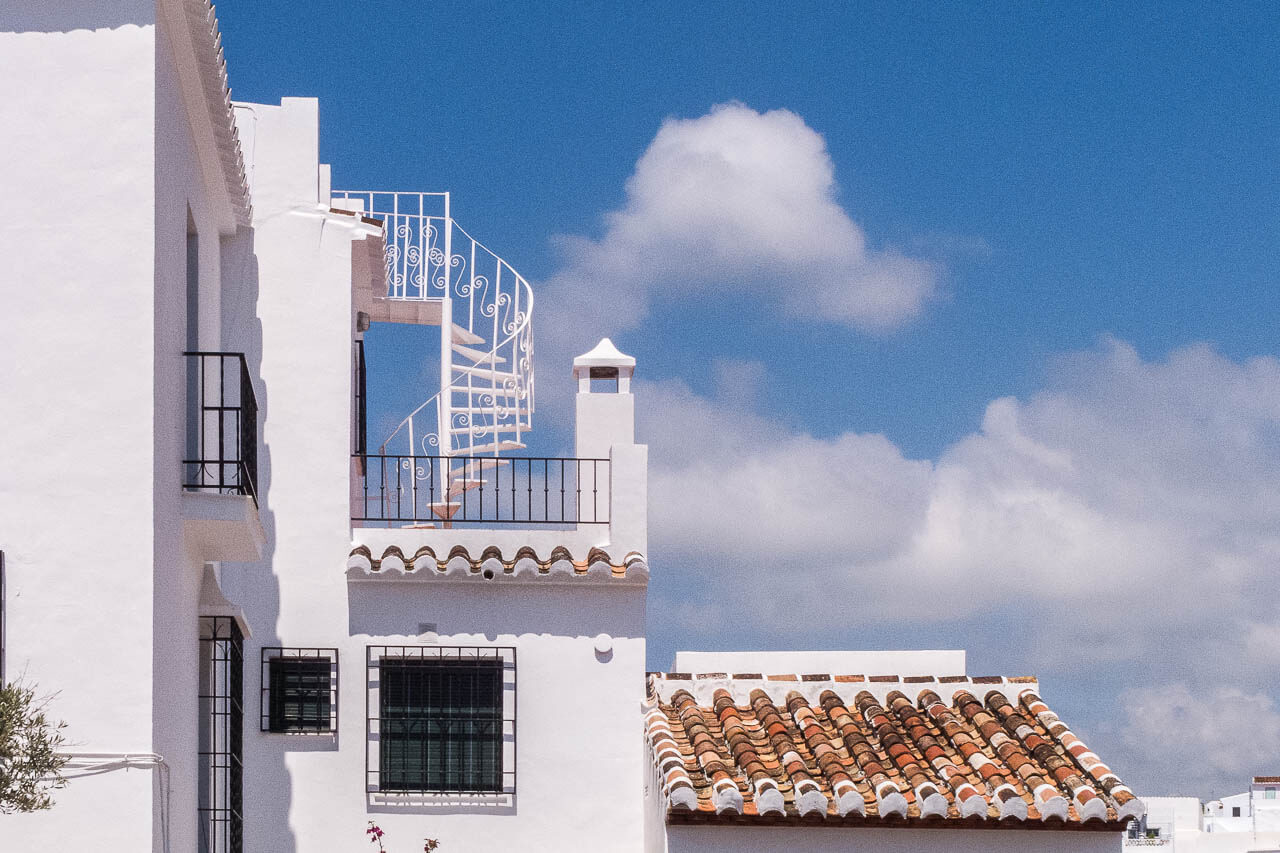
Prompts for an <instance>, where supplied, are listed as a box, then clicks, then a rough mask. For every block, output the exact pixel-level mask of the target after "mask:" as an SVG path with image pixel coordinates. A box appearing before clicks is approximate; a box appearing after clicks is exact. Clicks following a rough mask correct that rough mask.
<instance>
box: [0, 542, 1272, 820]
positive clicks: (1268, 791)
mask: <svg viewBox="0 0 1280 853" xmlns="http://www.w3.org/2000/svg"><path fill="white" fill-rule="evenodd" d="M3 560H4V557H3V555H0V563H3ZM1275 798H1276V789H1275V788H1263V789H1262V799H1264V800H1274V799H1275Z"/></svg>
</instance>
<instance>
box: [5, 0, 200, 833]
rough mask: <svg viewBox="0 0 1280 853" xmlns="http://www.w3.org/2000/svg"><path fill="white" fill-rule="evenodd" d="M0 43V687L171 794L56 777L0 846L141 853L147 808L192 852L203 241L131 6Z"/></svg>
mask: <svg viewBox="0 0 1280 853" xmlns="http://www.w3.org/2000/svg"><path fill="white" fill-rule="evenodd" d="M0 25H8V26H10V27H13V28H15V29H17V28H30V30H29V31H26V32H4V33H0V96H2V99H0V102H2V103H4V105H5V106H4V116H5V124H6V128H7V129H6V149H5V157H4V158H3V160H2V161H0V172H3V177H2V178H0V184H2V185H3V186H4V187H5V189H6V193H7V194H8V196H9V198H11V199H12V200H13V202H14V204H15V206H16V208H18V209H20V210H21V211H22V214H21V216H20V217H7V218H6V219H5V221H4V222H3V223H0V255H3V256H4V257H5V259H6V271H5V275H4V278H3V280H2V281H0V285H2V287H3V304H4V306H5V311H6V316H10V317H15V318H20V322H13V323H11V324H10V327H9V330H8V332H7V333H6V334H5V335H4V336H3V337H2V338H0V360H2V363H3V364H5V365H6V368H5V373H4V381H3V382H2V383H0V408H3V410H4V411H6V413H9V414H10V415H12V413H15V412H22V413H24V415H23V416H22V417H12V416H7V417H5V418H4V419H0V437H2V438H0V440H2V441H3V442H4V446H5V447H6V448H8V450H9V453H6V455H5V457H4V459H3V461H0V469H2V473H0V547H2V548H5V549H6V551H7V553H8V567H9V568H8V571H9V577H8V593H9V595H8V599H9V600H8V602H7V608H6V609H7V613H8V616H9V620H10V621H9V625H8V640H9V661H8V672H9V673H10V674H19V673H23V672H25V675H26V677H27V678H28V679H29V680H30V681H32V682H34V683H36V684H38V685H39V687H40V689H41V690H42V691H50V692H56V693H57V696H56V698H55V700H54V703H53V706H52V710H53V712H54V714H55V715H56V716H58V717H61V718H63V719H65V720H66V721H67V722H68V724H69V727H68V729H67V737H68V748H69V749H72V750H75V751H82V752H139V753H147V752H159V753H161V754H162V755H164V756H165V759H166V761H167V763H168V765H169V767H170V769H171V771H172V772H171V774H170V778H171V779H172V781H173V785H172V790H171V791H169V792H168V794H167V797H162V796H160V788H159V786H158V778H157V775H156V774H153V773H152V772H149V771H145V770H144V771H133V772H129V773H123V772H118V773H112V774H108V775H104V776H97V777H93V778H88V779H82V780H77V781H75V782H73V783H72V784H71V785H70V786H69V787H68V788H67V789H66V790H64V791H62V792H60V793H59V794H58V796H57V806H56V808H55V809H54V811H52V812H49V813H44V814H37V815H28V816H21V817H12V818H6V819H5V820H4V821H2V822H0V847H2V848H4V849H28V846H27V845H28V844H31V845H32V846H31V848H30V849H36V848H37V847H38V848H39V849H57V850H71V849H101V850H143V849H148V848H152V847H153V846H154V848H155V849H162V846H163V843H164V839H163V835H162V833H161V832H160V831H159V830H160V827H159V819H160V808H159V805H160V802H161V801H162V800H163V801H167V803H168V805H169V809H170V813H171V819H170V827H169V831H170V833H171V837H170V842H171V844H172V845H173V849H192V848H194V844H195V840H194V833H195V825H196V815H195V808H196V804H195V754H196V749H197V747H196V736H195V725H196V711H195V708H196V688H195V671H196V670H195V662H196V649H197V643H196V630H195V629H196V621H195V602H196V589H197V582H198V577H199V565H200V564H199V560H198V559H197V558H196V556H195V555H192V554H190V553H188V552H187V549H186V547H185V545H184V542H183V538H182V527H181V519H180V500H179V498H180V488H179V483H180V460H181V458H182V442H183V434H184V426H183V417H184V409H183V402H184V398H185V384H184V383H185V378H184V377H185V364H184V360H183V357H182V351H183V349H184V348H185V310H186V307H185V287H186V284H185V281H186V279H185V275H186V272H185V271H186V232H187V218H188V209H190V212H191V216H192V218H193V219H194V221H195V222H196V225H197V228H198V230H199V232H200V252H199V254H200V260H201V270H200V277H201V289H202V293H203V294H204V299H205V302H206V304H205V306H204V308H205V310H204V311H202V315H203V318H204V320H205V322H204V328H203V329H202V334H203V336H204V337H205V339H206V340H207V341H208V342H209V345H211V346H212V347H214V348H216V345H217V340H218V336H219V329H218V319H217V318H218V311H217V300H218V291H219V286H220V279H221V271H220V269H219V255H220V246H219V234H218V230H217V227H216V224H215V223H214V221H213V216H212V214H211V213H210V212H209V203H208V201H207V200H206V199H205V198H204V197H203V196H202V190H201V185H200V181H199V180H197V178H196V172H195V166H194V155H193V153H192V152H193V144H192V140H191V136H190V133H191V131H190V127H189V124H188V122H187V119H186V115H185V112H184V107H183V103H182V100H181V95H180V94H179V89H178V84H177V81H176V79H175V76H174V61H175V60H174V54H173V51H172V49H171V47H170V45H169V42H168V38H167V35H166V33H165V32H164V28H163V26H162V25H157V22H156V16H155V12H154V6H153V4H150V3H136V2H135V3H119V4H111V8H110V9H106V8H104V6H103V4H88V3H80V4H77V3H63V4H56V5H41V6H39V7H38V8H37V7H34V6H31V7H24V8H22V9H18V10H14V12H13V13H12V14H11V13H10V12H9V9H8V8H6V10H5V14H4V15H3V17H0ZM77 26H78V27H82V28H81V29H74V28H75V27H77ZM88 27H100V28H99V29H96V30H90V29H88ZM153 696H161V697H164V699H163V701H158V702H153ZM105 815H109V816H110V819H104V816H105ZM18 839H21V840H18ZM18 844H21V845H22V846H20V847H19V846H15V845H18Z"/></svg>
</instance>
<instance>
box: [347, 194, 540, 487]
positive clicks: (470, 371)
mask: <svg viewBox="0 0 1280 853" xmlns="http://www.w3.org/2000/svg"><path fill="white" fill-rule="evenodd" d="M334 199H335V201H334V204H335V205H339V204H341V205H343V206H344V207H345V209H349V210H362V211H364V212H366V213H368V214H369V215H371V216H373V217H375V218H379V219H381V220H382V223H383V237H384V241H385V263H386V267H385V277H386V283H387V292H386V298H387V299H389V300H395V301H409V302H433V303H438V304H439V305H440V324H441V326H442V336H443V337H442V348H441V362H440V364H441V383H442V388H441V389H440V391H439V392H437V393H436V394H434V395H432V396H431V397H429V398H428V399H427V400H425V401H424V402H423V403H422V404H421V405H420V406H418V407H417V408H416V409H414V410H413V411H412V412H410V413H409V414H408V415H407V416H406V417H405V418H404V420H402V421H401V422H400V423H399V424H398V425H397V426H396V428H395V429H394V430H393V431H392V432H391V434H390V435H389V436H387V439H386V440H385V441H384V442H383V443H382V445H381V447H380V448H379V451H378V452H379V453H381V454H386V453H401V454H404V455H407V456H410V457H413V456H420V455H421V456H458V455H463V456H480V455H495V456H496V455H498V454H500V453H501V452H502V451H504V450H510V449H517V448H519V447H523V446H524V445H523V437H524V433H526V432H528V431H529V429H530V428H531V425H532V415H533V411H534V373H533V323H532V320H533V289H532V288H531V287H530V286H529V283H528V282H527V281H526V280H525V279H524V277H523V276H521V275H520V274H519V273H518V272H516V271H515V269H514V268H513V267H512V266H511V265H510V264H508V263H507V262H506V261H504V260H503V259H502V258H501V257H499V256H498V255H497V254H495V253H494V252H493V251H491V250H490V249H489V248H488V247H486V246H485V245H484V244H482V243H481V242H480V241H478V240H476V239H475V238H474V237H472V236H471V234H469V233H468V232H467V231H465V230H464V229H463V228H462V227H461V226H459V225H458V224H457V223H456V222H454V220H453V218H452V216H451V215H450V210H449V195H448V193H382V192H338V193H334ZM446 488H448V486H446Z"/></svg>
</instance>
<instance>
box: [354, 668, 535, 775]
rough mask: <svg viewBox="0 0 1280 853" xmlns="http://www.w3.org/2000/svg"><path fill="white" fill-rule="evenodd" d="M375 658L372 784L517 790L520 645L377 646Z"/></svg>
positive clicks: (372, 683)
mask: <svg viewBox="0 0 1280 853" xmlns="http://www.w3.org/2000/svg"><path fill="white" fill-rule="evenodd" d="M369 665H370V670H371V671H370V675H371V685H372V686H373V687H374V688H375V689H374V690H373V691H372V692H371V694H370V697H369V699H370V711H371V712H372V714H371V716H370V720H369V723H370V735H371V736H373V739H372V740H371V743H370V747H371V748H370V755H369V759H370V761H369V765H370V766H369V772H370V776H371V778H370V783H371V791H380V792H388V793H395V794H402V793H410V792H418V793H428V794H431V793H449V794H459V793H467V794H504V793H506V794H510V793H513V792H514V789H515V766H514V765H515V714H514V711H515V649H513V648H505V647H504V648H477V647H471V648H467V647H447V646H446V647H421V646H419V647H371V648H370V660H369ZM375 673H376V674H375ZM374 714H376V716H374Z"/></svg>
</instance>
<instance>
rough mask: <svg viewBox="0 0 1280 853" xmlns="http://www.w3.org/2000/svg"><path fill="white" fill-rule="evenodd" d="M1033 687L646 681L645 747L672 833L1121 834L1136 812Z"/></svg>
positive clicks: (796, 678) (1138, 805)
mask: <svg viewBox="0 0 1280 853" xmlns="http://www.w3.org/2000/svg"><path fill="white" fill-rule="evenodd" d="M902 683H905V682H902ZM1034 683H1035V682H1034V679H1027V678H1019V679H1016V680H1015V679H997V678H984V679H982V680H981V681H979V680H978V679H970V678H964V679H963V680H961V679H959V678H956V677H947V678H946V679H940V678H929V679H921V678H918V677H917V678H913V679H912V687H911V688H910V689H911V690H912V691H913V692H914V691H915V690H916V689H917V688H918V693H917V694H916V698H915V700H914V701H912V699H911V697H910V696H909V695H908V694H907V693H906V692H904V691H903V690H902V689H900V688H899V686H898V684H899V682H884V683H880V682H875V683H873V682H870V681H866V680H863V679H860V678H858V679H855V678H854V677H852V676H831V675H825V674H824V675H820V676H809V677H805V676H803V675H790V677H789V678H787V679H786V680H781V679H779V678H777V677H776V676H775V677H768V676H764V675H762V674H757V673H749V674H747V676H746V677H743V678H737V677H729V676H726V675H725V674H724V673H708V674H706V677H693V676H682V675H681V674H678V673H672V674H669V675H664V674H660V673H654V674H651V675H650V683H649V700H648V701H649V703H650V705H649V706H648V711H647V713H646V717H645V727H646V735H647V737H646V739H647V741H648V747H649V754H650V758H651V761H653V763H654V766H655V770H656V771H657V774H658V777H659V778H660V779H662V780H663V781H662V784H663V791H664V793H665V794H666V797H667V819H668V821H671V822H700V821H707V820H711V821H718V822H724V821H728V822H744V821H745V822H752V821H763V822H770V823H777V822H779V821H782V822H787V821H796V822H801V823H805V824H808V823H813V822H815V821H816V822H818V823H832V822H834V823H837V824H846V825H851V826H853V825H899V826H914V825H935V826H936V825H945V824H952V825H955V826H961V827H964V826H982V825H983V824H984V823H985V821H987V820H988V819H992V820H1001V821H1006V822H1007V825H1012V826H1022V825H1026V826H1043V825H1045V823H1046V822H1048V825H1049V826H1050V827H1052V826H1053V825H1055V824H1060V825H1062V826H1063V827H1064V828H1076V829H1100V830H1108V831H1116V830H1119V829H1122V828H1123V827H1124V826H1125V824H1126V823H1127V821H1128V820H1129V819H1131V818H1133V817H1135V816H1137V815H1141V814H1142V813H1143V812H1144V811H1145V807H1144V806H1143V804H1142V801H1141V800H1139V799H1138V798H1137V797H1136V796H1134V794H1133V792H1132V791H1131V790H1129V788H1128V787H1127V786H1125V785H1124V784H1123V783H1122V782H1121V781H1120V779H1119V778H1118V777H1116V775H1115V774H1114V773H1113V772H1112V771H1111V770H1110V768H1108V767H1107V766H1106V765H1105V764H1103V763H1102V761H1101V760H1100V759H1099V758H1098V757H1097V756H1096V755H1094V753H1093V752H1091V751H1090V750H1089V749H1088V748H1087V747H1086V746H1085V745H1084V743H1083V742H1082V741H1081V740H1080V739H1079V738H1078V737H1076V736H1075V735H1074V734H1072V732H1071V730H1070V729H1068V728H1067V727H1066V725H1065V724H1063V723H1062V721H1061V720H1060V719H1058V717H1057V716H1056V715H1055V714H1054V713H1053V712H1052V711H1050V710H1049V708H1048V706H1047V705H1045V703H1044V701H1043V700H1042V699H1041V698H1040V696H1039V694H1038V693H1037V692H1036V691H1035V690H1034V689H1032V687H1033V686H1034ZM991 685H999V686H997V687H992V686H991ZM979 696H982V699H981V700H980V699H979V698H978V697H979ZM944 697H949V699H947V698H944Z"/></svg>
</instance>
